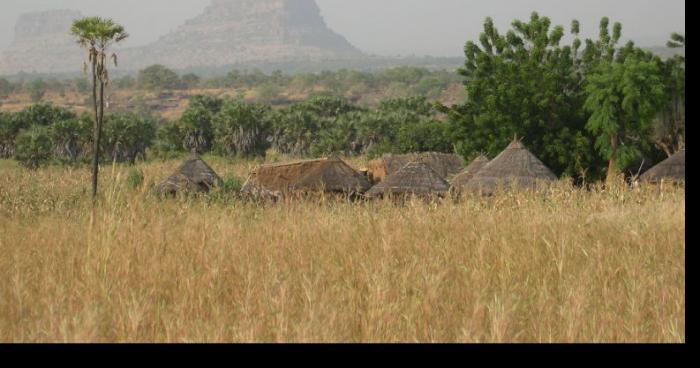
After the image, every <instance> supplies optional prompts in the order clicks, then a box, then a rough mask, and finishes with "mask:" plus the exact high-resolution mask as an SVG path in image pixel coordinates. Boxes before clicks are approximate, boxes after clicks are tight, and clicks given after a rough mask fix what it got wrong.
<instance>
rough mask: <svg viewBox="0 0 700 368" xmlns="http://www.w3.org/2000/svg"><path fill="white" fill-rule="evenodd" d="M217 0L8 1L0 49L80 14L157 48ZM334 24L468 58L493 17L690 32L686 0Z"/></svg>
mask: <svg viewBox="0 0 700 368" xmlns="http://www.w3.org/2000/svg"><path fill="white" fill-rule="evenodd" d="M209 2H210V0H117V1H103V0H0V49H5V48H6V47H7V46H8V45H9V43H10V42H11V40H12V37H13V33H14V24H15V21H16V20H17V17H18V16H19V14H21V13H24V12H29V11H37V10H48V9H76V10H80V11H81V12H82V13H83V14H84V15H102V16H108V17H111V18H114V19H115V20H116V21H118V22H119V23H121V24H123V25H124V26H125V27H126V28H127V30H128V31H129V33H130V34H131V38H130V41H129V43H128V44H127V45H125V46H137V45H142V44H146V43H148V42H151V41H155V40H156V39H158V37H159V36H161V35H163V34H165V33H167V32H168V31H170V30H173V29H174V28H176V27H177V26H178V25H179V24H181V23H183V22H184V21H185V20H186V19H188V18H191V17H193V16H195V15H197V14H198V13H200V12H201V11H202V9H203V8H204V7H205V6H206V5H207V4H209ZM317 3H318V5H319V7H320V8H321V12H322V15H323V16H324V18H325V20H326V23H327V24H328V25H329V26H330V27H331V28H332V29H333V30H335V31H336V32H338V33H340V34H342V35H343V36H345V37H346V38H347V39H348V40H349V41H350V42H351V43H352V44H354V45H355V46H357V47H358V48H360V49H361V50H363V51H365V52H367V53H370V54H376V55H387V56H394V55H418V56H423V55H433V56H462V55H463V51H462V50H463V46H464V43H465V42H466V41H467V40H476V39H478V36H479V32H480V31H481V27H482V24H483V20H484V18H485V17H486V16H491V17H492V18H494V21H495V22H496V24H497V26H498V28H499V30H501V31H504V30H506V29H507V28H508V26H509V25H510V23H511V22H512V21H513V19H516V18H517V19H522V20H526V19H527V18H528V17H529V14H530V13H531V12H532V11H533V10H535V11H538V12H539V13H540V15H543V16H549V17H550V18H551V19H552V21H553V22H554V23H555V24H561V25H563V26H565V27H566V28H567V29H568V26H569V24H570V23H571V20H572V19H574V18H576V19H578V20H579V21H581V24H582V28H583V29H582V31H583V33H584V35H585V36H590V37H593V36H595V34H596V33H597V25H598V22H599V21H600V18H601V17H603V16H608V17H610V19H611V21H613V22H615V21H619V22H621V23H622V25H623V34H624V36H625V38H626V39H630V38H631V39H633V40H635V41H637V44H639V45H640V46H656V45H663V44H665V43H666V40H667V38H668V35H670V34H671V32H680V33H685V1H684V0H317Z"/></svg>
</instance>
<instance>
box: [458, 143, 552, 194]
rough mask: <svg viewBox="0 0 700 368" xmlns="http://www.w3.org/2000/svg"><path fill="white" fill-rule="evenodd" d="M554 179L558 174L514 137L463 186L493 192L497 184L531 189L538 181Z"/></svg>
mask: <svg viewBox="0 0 700 368" xmlns="http://www.w3.org/2000/svg"><path fill="white" fill-rule="evenodd" d="M556 180H557V176H556V175H554V173H552V171H551V170H550V169H549V168H547V166H545V165H544V164H543V163H542V161H540V160H539V159H538V158H537V157H535V155H533V154H532V153H531V152H530V151H528V150H527V148H525V146H524V145H523V144H522V142H520V141H519V140H517V139H516V140H514V141H513V142H512V143H511V144H510V145H509V146H508V147H507V148H506V149H505V151H503V152H501V154H499V155H498V156H497V157H496V158H494V159H493V161H491V162H489V163H488V164H487V165H485V166H484V167H483V168H482V169H481V170H479V172H477V173H476V174H475V175H474V176H473V177H472V179H471V180H469V182H467V184H466V185H464V186H463V188H464V189H469V190H477V191H481V192H483V193H484V194H492V193H493V192H494V191H495V190H496V188H498V187H499V186H503V188H504V189H510V188H513V187H520V188H530V189H533V188H535V186H536V184H537V182H538V181H556Z"/></svg>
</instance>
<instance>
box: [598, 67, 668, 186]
mask: <svg viewBox="0 0 700 368" xmlns="http://www.w3.org/2000/svg"><path fill="white" fill-rule="evenodd" d="M586 92H587V94H588V97H587V99H586V103H585V109H586V110H587V111H589V112H590V113H591V117H590V119H589V121H588V123H587V124H586V128H587V129H588V130H589V131H590V132H591V133H593V134H594V135H595V137H596V148H597V150H598V152H599V153H600V154H601V155H602V156H603V157H604V158H605V159H607V160H608V171H607V173H608V180H610V179H612V178H614V177H615V175H616V174H617V173H618V172H619V170H620V169H621V168H623V167H625V166H626V165H627V164H629V163H630V162H632V160H634V159H636V158H637V157H639V156H640V154H641V152H640V150H641V149H643V148H644V145H645V143H646V142H647V141H648V137H649V136H650V129H651V127H652V119H653V118H654V115H655V114H656V112H657V111H658V110H659V109H660V106H659V105H660V101H663V98H664V84H663V80H662V78H661V70H660V68H659V63H658V61H657V60H655V59H651V58H649V57H644V56H642V55H634V56H631V55H630V56H628V57H626V58H625V60H624V62H605V63H602V64H600V65H598V66H597V67H596V69H595V71H593V73H592V74H591V75H590V76H589V78H588V81H587V85H586Z"/></svg>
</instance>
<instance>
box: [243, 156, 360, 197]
mask: <svg viewBox="0 0 700 368" xmlns="http://www.w3.org/2000/svg"><path fill="white" fill-rule="evenodd" d="M370 187H371V185H370V183H369V180H367V178H366V177H365V176H363V175H362V174H360V173H359V172H357V171H355V170H354V169H353V168H352V167H350V166H348V164H346V163H345V162H344V161H343V160H341V159H340V158H338V157H335V156H333V157H329V158H326V159H320V160H307V161H297V162H291V163H282V164H271V165H262V166H258V167H257V168H255V169H254V170H253V172H252V173H251V175H250V177H249V178H248V181H247V182H246V183H245V185H244V186H243V192H244V193H248V194H255V193H260V192H273V193H280V194H287V193H290V192H321V191H323V192H326V193H347V194H353V193H364V192H366V191H367V190H368V189H369V188H370Z"/></svg>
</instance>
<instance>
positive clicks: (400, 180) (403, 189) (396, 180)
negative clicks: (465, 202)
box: [367, 162, 450, 197]
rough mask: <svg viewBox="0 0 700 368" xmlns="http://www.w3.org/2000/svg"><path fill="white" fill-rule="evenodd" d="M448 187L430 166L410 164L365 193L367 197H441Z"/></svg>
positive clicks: (418, 163) (420, 163) (417, 163)
mask: <svg viewBox="0 0 700 368" xmlns="http://www.w3.org/2000/svg"><path fill="white" fill-rule="evenodd" d="M449 189H450V185H449V184H448V183H447V182H446V181H445V179H443V178H441V177H440V175H438V173H436V172H435V170H433V169H432V168H430V166H428V165H427V164H425V163H422V162H411V163H408V164H407V165H405V166H404V167H403V168H401V169H400V170H399V171H397V172H396V173H394V174H392V175H389V176H387V177H386V179H384V181H382V182H381V183H379V184H377V185H375V186H374V187H373V188H372V189H370V190H369V192H367V196H368V197H380V196H383V195H385V194H387V195H404V194H416V195H443V194H445V192H447V191H448V190H449Z"/></svg>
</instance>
